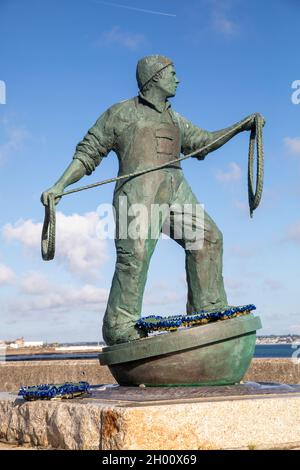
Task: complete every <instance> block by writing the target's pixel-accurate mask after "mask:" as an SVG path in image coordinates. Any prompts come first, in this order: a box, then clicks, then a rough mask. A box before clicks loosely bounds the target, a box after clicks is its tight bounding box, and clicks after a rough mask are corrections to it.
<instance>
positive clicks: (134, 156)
mask: <svg viewBox="0 0 300 470" xmlns="http://www.w3.org/2000/svg"><path fill="white" fill-rule="evenodd" d="M130 126H132V127H131V129H129V128H127V129H126V132H127V134H128V132H129V131H130V133H131V136H132V138H131V139H130V142H129V145H131V149H130V152H129V154H130V160H129V159H127V160H126V161H122V160H120V159H119V165H120V171H119V174H128V173H130V172H134V171H138V170H139V169H144V168H151V166H153V167H154V166H157V165H159V164H160V163H162V164H163V163H165V162H168V161H171V160H173V159H175V158H176V157H179V155H180V150H181V139H180V129H179V127H178V125H177V124H176V122H175V121H173V119H172V115H171V113H170V112H169V111H166V112H164V113H162V114H161V118H160V121H154V120H153V121H151V120H149V117H147V118H146V117H145V116H141V118H140V119H138V120H137V121H136V122H133V123H132V124H130ZM133 204H143V205H144V206H143V207H144V208H145V209H147V210H146V212H147V214H148V217H146V216H144V213H143V217H142V219H141V218H139V220H142V225H143V227H142V231H143V233H144V235H145V233H146V236H143V237H136V236H130V235H132V233H133V234H135V233H136V232H135V231H134V230H133V231H132V233H130V228H131V226H132V224H133V223H134V219H135V216H136V213H135V211H132V208H134V207H135V206H132V205H133ZM153 204H165V205H166V207H167V208H168V211H167V212H164V213H163V214H158V215H156V213H155V211H154V214H153V213H152V216H151V218H150V214H151V208H153ZM187 204H188V205H189V206H188V207H189V210H190V211H191V214H190V215H191V217H188V220H186V218H185V217H183V214H182V211H183V210H184V205H187ZM113 205H114V208H115V211H116V212H115V213H116V236H115V244H116V250H117V262H116V269H115V273H114V277H113V281H112V286H111V290H110V295H109V299H108V304H107V309H106V313H105V316H104V321H103V338H104V340H105V342H106V343H107V344H108V345H112V344H115V343H119V342H126V341H129V340H130V339H131V333H130V332H132V331H134V330H133V326H134V324H135V322H136V321H137V320H138V319H139V318H140V315H141V309H142V302H143V294H144V289H145V284H146V279H147V273H148V268H149V263H150V259H151V256H152V254H153V251H154V249H155V246H156V243H157V240H158V238H159V236H160V234H161V232H162V231H165V228H166V227H165V225H166V223H165V222H166V219H168V220H169V221H170V224H169V225H167V227H169V228H170V233H168V235H170V237H171V238H173V239H175V241H177V243H179V244H180V245H181V246H182V247H183V249H184V250H185V254H186V276H187V284H188V300H187V313H192V312H195V311H197V310H200V309H201V310H202V309H207V310H209V309H213V308H223V307H225V306H227V298H226V294H225V290H224V284H223V277H222V234H221V232H220V230H219V229H218V228H217V226H216V225H215V223H214V222H213V221H212V219H211V218H210V217H209V216H208V214H206V212H204V210H203V209H202V216H200V217H199V213H197V211H196V207H198V209H199V208H201V206H200V204H199V203H198V201H197V199H196V197H195V195H194V194H193V192H192V190H191V188H190V186H189V185H188V183H187V182H186V180H185V178H184V176H183V173H182V169H181V166H180V162H178V163H176V164H172V165H170V166H168V167H166V168H164V169H160V170H156V171H153V172H149V173H146V174H144V175H140V176H137V177H133V178H131V179H130V178H129V179H128V180H126V181H125V183H124V181H121V182H119V184H117V185H116V188H115V193H114V200H113ZM130 208H131V209H130ZM128 210H129V215H128V216H127V220H126V215H125V214H127V212H128ZM124 224H125V226H124ZM197 228H198V230H200V231H201V229H202V233H203V239H202V241H203V243H202V244H201V247H200V248H198V249H195V248H193V249H191V245H190V242H191V239H192V233H194V232H195V230H196V229H197ZM124 229H125V230H124ZM126 229H128V231H129V234H128V235H129V236H127V237H126ZM178 229H180V230H179V232H181V233H182V236H181V237H180V238H176V233H178ZM124 232H125V233H124ZM192 246H193V245H192Z"/></svg>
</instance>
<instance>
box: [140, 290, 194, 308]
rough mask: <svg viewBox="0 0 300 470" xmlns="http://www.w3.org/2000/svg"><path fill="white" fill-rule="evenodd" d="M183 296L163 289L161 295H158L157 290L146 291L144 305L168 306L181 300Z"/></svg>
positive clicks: (181, 293)
mask: <svg viewBox="0 0 300 470" xmlns="http://www.w3.org/2000/svg"><path fill="white" fill-rule="evenodd" d="M184 296H185V294H184V293H183V292H178V291H173V290H167V289H166V288H164V289H163V293H162V294H159V290H156V289H147V290H146V292H145V295H144V304H145V305H147V306H148V305H149V306H152V305H168V304H174V303H176V302H179V301H181V300H182V299H183V297H184Z"/></svg>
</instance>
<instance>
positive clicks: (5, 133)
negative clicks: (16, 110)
mask: <svg viewBox="0 0 300 470" xmlns="http://www.w3.org/2000/svg"><path fill="white" fill-rule="evenodd" d="M1 127H2V136H1V140H3V143H1V145H0V162H3V161H4V160H6V159H7V158H10V157H12V156H13V155H14V154H15V152H18V151H19V150H20V149H22V147H23V144H24V142H26V140H27V139H28V138H29V134H28V132H27V131H26V130H25V129H24V128H21V127H19V126H16V125H15V124H12V123H11V122H10V121H9V120H8V119H7V118H5V119H2V120H1Z"/></svg>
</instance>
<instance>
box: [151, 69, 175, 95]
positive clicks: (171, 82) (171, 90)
mask: <svg viewBox="0 0 300 470" xmlns="http://www.w3.org/2000/svg"><path fill="white" fill-rule="evenodd" d="M178 84H179V80H178V78H177V76H176V72H175V69H174V66H173V65H169V66H168V67H166V68H165V70H164V74H163V76H162V78H160V79H159V80H158V82H157V83H156V86H157V87H158V88H160V89H161V90H162V91H164V92H165V94H166V97H167V98H170V97H172V96H175V95H176V89H177V86H178Z"/></svg>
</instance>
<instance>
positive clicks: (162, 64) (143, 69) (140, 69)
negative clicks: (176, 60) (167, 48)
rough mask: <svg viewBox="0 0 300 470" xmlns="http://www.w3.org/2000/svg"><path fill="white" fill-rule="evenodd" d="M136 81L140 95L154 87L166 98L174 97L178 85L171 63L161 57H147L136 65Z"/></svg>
mask: <svg viewBox="0 0 300 470" xmlns="http://www.w3.org/2000/svg"><path fill="white" fill-rule="evenodd" d="M136 79H137V82H138V87H139V89H140V91H141V92H142V93H146V92H147V91H148V90H149V89H150V88H152V87H154V86H156V87H158V88H161V90H163V91H164V92H165V93H166V97H171V96H175V94H176V88H177V85H178V83H179V80H178V78H177V77H176V72H175V69H174V65H173V62H172V61H171V60H170V59H168V58H167V57H164V56H162V55H149V56H147V57H143V58H142V59H140V60H139V61H138V63H137V67H136Z"/></svg>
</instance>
